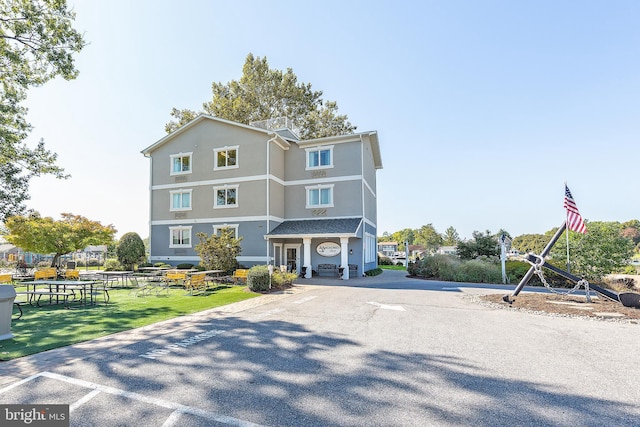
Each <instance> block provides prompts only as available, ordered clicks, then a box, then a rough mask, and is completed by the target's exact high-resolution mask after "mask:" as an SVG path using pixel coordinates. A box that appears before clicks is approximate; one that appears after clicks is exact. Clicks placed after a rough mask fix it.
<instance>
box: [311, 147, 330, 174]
mask: <svg viewBox="0 0 640 427" xmlns="http://www.w3.org/2000/svg"><path fill="white" fill-rule="evenodd" d="M305 151H306V152H307V170H310V169H324V168H332V167H333V145H331V146H326V145H325V146H319V147H313V148H307V149H306V150H305Z"/></svg>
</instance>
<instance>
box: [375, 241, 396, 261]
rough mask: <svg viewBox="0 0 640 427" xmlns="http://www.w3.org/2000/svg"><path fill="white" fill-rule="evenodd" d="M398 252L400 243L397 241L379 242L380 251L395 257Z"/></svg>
mask: <svg viewBox="0 0 640 427" xmlns="http://www.w3.org/2000/svg"><path fill="white" fill-rule="evenodd" d="M397 252H398V243H397V242H379V243H378V253H379V254H381V255H383V256H386V257H389V258H393V257H394V256H395V255H396V253H397Z"/></svg>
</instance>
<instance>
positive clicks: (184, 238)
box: [169, 227, 191, 248]
mask: <svg viewBox="0 0 640 427" xmlns="http://www.w3.org/2000/svg"><path fill="white" fill-rule="evenodd" d="M169 239H170V240H169V247H170V248H190V247H191V227H169Z"/></svg>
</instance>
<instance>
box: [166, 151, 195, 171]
mask: <svg viewBox="0 0 640 427" xmlns="http://www.w3.org/2000/svg"><path fill="white" fill-rule="evenodd" d="M182 157H189V170H188V171H180V172H175V171H174V170H173V159H176V158H182ZM191 172H193V151H192V152H189V153H176V154H170V155H169V176H176V175H188V174H190V173H191Z"/></svg>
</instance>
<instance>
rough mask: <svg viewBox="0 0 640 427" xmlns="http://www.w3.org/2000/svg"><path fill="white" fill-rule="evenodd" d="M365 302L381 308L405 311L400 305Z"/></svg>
mask: <svg viewBox="0 0 640 427" xmlns="http://www.w3.org/2000/svg"><path fill="white" fill-rule="evenodd" d="M367 304H371V305H374V306H376V307H378V308H381V309H383V310H394V311H406V310H405V309H404V307H403V306H401V305H388V304H380V303H379V302H374V301H369V302H368V303H367Z"/></svg>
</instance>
